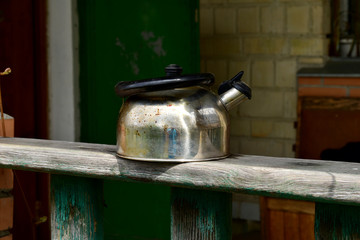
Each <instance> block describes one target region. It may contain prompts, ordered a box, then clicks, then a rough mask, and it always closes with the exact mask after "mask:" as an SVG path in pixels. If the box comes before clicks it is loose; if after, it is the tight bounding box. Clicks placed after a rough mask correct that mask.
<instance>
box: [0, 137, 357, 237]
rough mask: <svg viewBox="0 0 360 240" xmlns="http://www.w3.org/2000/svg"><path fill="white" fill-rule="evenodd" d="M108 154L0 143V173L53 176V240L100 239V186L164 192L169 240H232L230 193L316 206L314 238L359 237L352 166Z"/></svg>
mask: <svg viewBox="0 0 360 240" xmlns="http://www.w3.org/2000/svg"><path fill="white" fill-rule="evenodd" d="M115 150H116V149H115V146H111V145H100V144H87V143H74V142H60V141H49V140H35V139H20V138H0V167H2V168H12V169H21V170H29V171H37V172H48V173H51V174H52V176H51V233H52V239H103V227H102V192H101V191H102V188H101V181H100V180H99V179H116V180H119V181H132V182H133V181H134V182H150V183H156V184H164V185H169V186H171V187H172V191H171V228H172V229H171V235H172V239H221V240H222V239H231V196H232V195H231V193H232V192H242V193H248V194H256V195H262V196H272V197H281V198H289V199H298V200H309V201H315V202H316V217H315V236H316V237H317V238H318V239H357V238H359V237H360V217H359V216H360V215H359V213H360V210H359V209H360V207H359V206H360V164H359V163H347V162H330V161H318V160H304V159H290V158H274V157H263V156H245V155H234V156H231V157H229V158H226V159H223V160H217V161H205V162H192V163H182V164H175V163H154V162H138V161H130V160H125V159H122V158H119V157H117V156H116V153H115ZM0 214H1V213H0ZM124 217H126V216H124Z"/></svg>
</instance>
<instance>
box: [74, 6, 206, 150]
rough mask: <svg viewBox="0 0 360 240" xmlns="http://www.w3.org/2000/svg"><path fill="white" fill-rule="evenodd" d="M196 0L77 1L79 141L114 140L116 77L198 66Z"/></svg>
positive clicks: (135, 77)
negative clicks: (173, 64) (174, 67)
mask: <svg viewBox="0 0 360 240" xmlns="http://www.w3.org/2000/svg"><path fill="white" fill-rule="evenodd" d="M198 8H199V1H198V0H170V1H163V0H132V1H118V0H107V1H103V0H78V9H79V30H80V49H79V50H80V110H81V141H82V142H93V143H112V144H114V143H115V142H116V136H115V133H116V121H117V117H118V112H119V109H120V106H121V103H122V101H123V99H121V98H119V97H117V96H116V94H115V91H114V86H115V84H116V83H117V82H118V81H120V80H121V81H131V80H139V79H144V78H152V77H158V76H164V75H165V72H164V68H165V67H166V66H167V65H168V64H171V63H177V64H179V65H181V66H182V67H183V69H184V73H194V72H199V71H200V51H199V23H198Z"/></svg>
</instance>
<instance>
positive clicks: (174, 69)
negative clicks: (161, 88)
mask: <svg viewBox="0 0 360 240" xmlns="http://www.w3.org/2000/svg"><path fill="white" fill-rule="evenodd" d="M182 70H183V69H182V67H180V66H179V65H177V64H170V65H168V66H167V67H166V68H165V73H166V76H178V75H181V73H182Z"/></svg>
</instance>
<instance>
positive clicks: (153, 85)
mask: <svg viewBox="0 0 360 240" xmlns="http://www.w3.org/2000/svg"><path fill="white" fill-rule="evenodd" d="M181 72H182V68H181V67H180V66H178V65H176V64H170V65H168V66H167V67H166V68H165V73H166V76H165V77H159V78H150V79H144V80H137V81H120V82H118V83H117V84H116V86H115V92H116V94H117V95H118V96H120V97H127V96H131V95H134V94H139V93H144V92H154V91H161V90H169V89H174V88H184V87H193V86H211V85H212V84H213V83H214V80H215V77H214V75H213V74H211V73H198V74H184V75H181Z"/></svg>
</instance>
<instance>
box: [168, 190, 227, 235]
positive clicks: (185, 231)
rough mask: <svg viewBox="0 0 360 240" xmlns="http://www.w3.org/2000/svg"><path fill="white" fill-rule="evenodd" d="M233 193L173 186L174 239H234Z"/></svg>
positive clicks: (172, 216) (172, 225)
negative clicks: (232, 223) (232, 226)
mask: <svg viewBox="0 0 360 240" xmlns="http://www.w3.org/2000/svg"><path fill="white" fill-rule="evenodd" d="M231 198H232V196H231V194H230V193H224V192H213V191H203V190H193V189H185V188H172V189H171V239H172V240H182V239H199V240H200V239H204V240H205V239H206V240H222V239H224V240H226V239H231V237H232V236H231Z"/></svg>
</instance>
